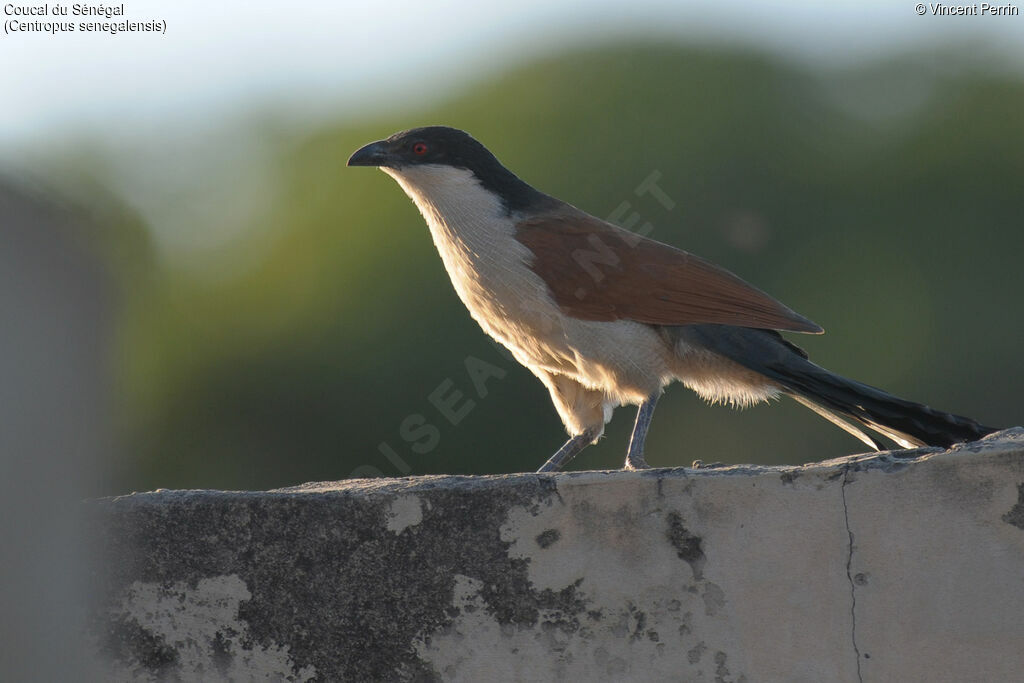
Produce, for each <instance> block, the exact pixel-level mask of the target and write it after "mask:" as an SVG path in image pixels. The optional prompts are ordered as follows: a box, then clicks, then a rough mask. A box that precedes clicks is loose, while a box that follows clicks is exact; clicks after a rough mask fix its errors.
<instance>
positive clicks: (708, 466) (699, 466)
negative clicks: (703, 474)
mask: <svg viewBox="0 0 1024 683" xmlns="http://www.w3.org/2000/svg"><path fill="white" fill-rule="evenodd" d="M725 466H726V465H725V463H724V462H709V463H705V462H704V461H703V460H694V461H693V465H691V466H690V468H691V469H694V470H713V469H715V468H718V467H725Z"/></svg>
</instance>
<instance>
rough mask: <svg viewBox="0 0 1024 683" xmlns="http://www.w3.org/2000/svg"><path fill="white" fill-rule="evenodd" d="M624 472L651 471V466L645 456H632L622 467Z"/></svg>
mask: <svg viewBox="0 0 1024 683" xmlns="http://www.w3.org/2000/svg"><path fill="white" fill-rule="evenodd" d="M622 469H624V470H649V469H651V466H650V465H648V464H647V460H645V459H644V456H643V455H639V456H632V457H627V458H626V464H625V465H623V466H622Z"/></svg>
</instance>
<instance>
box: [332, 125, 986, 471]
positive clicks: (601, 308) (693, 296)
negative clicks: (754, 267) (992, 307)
mask: <svg viewBox="0 0 1024 683" xmlns="http://www.w3.org/2000/svg"><path fill="white" fill-rule="evenodd" d="M348 165H349V166H378V167H380V168H381V170H383V171H384V172H385V173H387V174H388V175H390V176H391V177H393V178H394V179H395V180H397V181H398V184H399V185H401V186H402V189H403V190H405V192H406V194H408V195H409V196H410V197H411V198H412V200H413V202H415V203H416V206H417V207H418V208H419V210H420V213H422V214H423V217H424V219H426V221H427V225H428V226H429V227H430V234H431V236H432V237H433V239H434V244H435V245H436V247H437V251H438V252H439V253H440V254H441V259H442V260H443V261H444V265H445V268H446V269H447V270H448V275H449V276H450V277H451V281H452V284H453V285H454V286H455V291H456V292H457V293H458V295H459V298H460V299H462V302H463V303H464V304H465V305H466V308H468V309H469V312H470V314H471V315H472V316H473V318H474V319H475V320H476V321H477V322H478V323H480V326H481V327H483V329H484V331H485V332H487V334H489V335H491V336H492V337H494V338H495V339H496V340H498V341H499V342H501V343H502V344H503V345H505V346H506V347H508V349H509V350H510V351H511V352H512V355H513V356H514V357H515V358H516V360H518V361H519V362H520V363H522V364H523V365H525V366H526V367H528V368H529V369H530V371H531V372H533V373H534V374H535V375H536V376H537V377H538V378H540V381H541V382H543V383H544V385H545V386H546V387H547V388H548V390H549V391H550V392H551V400H552V401H553V402H554V404H555V408H556V410H558V414H559V416H561V418H562V422H563V423H564V424H565V428H566V430H567V431H568V432H569V435H570V439H569V440H568V441H567V442H566V443H565V445H563V446H562V447H561V448H560V449H559V450H558V451H557V452H556V453H555V454H554V455H553V456H551V458H550V459H548V461H547V462H546V463H545V464H544V465H543V467H541V469H540V471H542V472H543V471H551V470H557V469H560V468H561V467H562V466H563V465H565V464H566V463H567V462H568V461H569V460H570V459H572V458H573V457H574V456H575V455H577V454H578V453H579V452H580V451H582V450H583V449H584V448H586V447H587V446H588V445H590V444H592V443H594V442H595V441H596V440H597V439H598V438H600V437H601V434H602V433H603V432H604V426H605V423H607V422H608V421H609V420H610V419H611V416H612V411H613V410H614V409H615V408H616V407H618V406H620V405H625V404H629V405H637V406H639V410H638V411H637V417H636V424H635V426H634V428H633V435H632V438H631V439H630V443H629V450H628V452H627V455H626V467H627V468H630V469H636V468H642V467H646V466H647V464H646V462H645V460H644V456H643V449H644V439H645V437H646V435H647V429H648V427H649V426H650V422H651V415H652V414H653V412H654V406H655V404H656V403H657V401H658V397H659V396H660V395H661V393H662V391H663V390H664V388H665V386H666V385H668V384H670V383H671V382H673V381H674V380H679V381H681V382H682V383H683V384H685V385H686V386H688V387H689V388H690V389H693V390H694V391H695V392H697V393H698V394H699V395H700V396H702V397H703V398H705V399H707V400H709V401H722V402H727V403H730V404H733V405H738V406H746V405H750V404H753V403H757V402H760V401H765V400H767V399H770V398H773V397H776V396H778V395H779V394H786V395H789V396H792V397H793V398H794V399H796V400H797V401H799V402H800V403H802V404H803V405H805V406H807V407H808V408H810V409H811V410H813V411H815V412H816V413H818V414H819V415H821V416H822V417H824V418H826V419H828V420H830V421H831V422H833V423H835V424H836V425H837V426H839V427H841V428H842V429H844V430H846V431H847V432H849V433H850V434H852V435H854V436H856V437H857V438H858V439H860V440H862V441H863V442H864V443H866V444H868V445H869V446H870V447H872V448H875V449H877V450H881V449H882V448H883V446H882V444H881V443H880V442H879V441H877V440H876V439H875V438H873V437H872V436H870V435H869V434H868V433H867V431H866V430H865V428H867V429H870V430H873V431H874V432H876V433H878V434H881V435H882V436H885V437H888V438H890V439H892V440H893V441H895V442H896V443H898V444H900V445H901V446H904V447H908V448H909V447H914V446H922V445H930V446H943V447H947V446H949V445H951V444H953V443H956V442H960V441H974V440H976V439H979V438H981V437H982V436H984V435H986V434H988V433H990V432H993V431H996V430H995V429H994V428H992V427H985V426H983V425H980V424H978V423H977V422H975V421H974V420H971V419H969V418H965V417H960V416H957V415H951V414H949V413H943V412H940V411H937V410H933V409H932V408H929V407H928V406H925V405H921V404H919V403H913V402H911V401H906V400H903V399H901V398H897V397H895V396H893V395H891V394H888V393H886V392H884V391H881V390H880V389H876V388H874V387H871V386H868V385H866V384H861V383H860V382H856V381H854V380H850V379H846V378H845V377H840V376H839V375H836V374H834V373H832V372H829V371H828V370H825V369H824V368H821V367H819V366H817V365H815V364H814V363H812V362H810V361H809V360H808V359H807V354H806V353H804V352H803V350H801V349H800V348H799V347H797V346H795V345H794V344H792V343H790V342H788V341H786V340H785V339H783V337H782V336H781V335H780V334H779V331H780V330H783V331H788V332H806V333H811V334H820V333H822V332H823V330H822V328H821V327H819V326H818V325H816V324H815V323H813V322H812V321H810V320H808V319H807V318H805V317H804V316H802V315H800V314H798V313H796V312H794V311H793V310H791V309H789V308H788V307H786V306H785V305H783V304H781V303H780V302H778V301H776V300H775V299H773V298H772V297H770V296H768V295H767V294H765V293H764V292H762V291H761V290H759V289H757V288H755V287H753V286H751V285H749V284H747V283H746V282H744V281H743V280H741V279H740V278H738V277H737V276H735V275H733V274H732V273H730V272H729V271H727V270H725V269H723V268H720V267H719V266H716V265H714V264H713V263H710V262H708V261H705V260H704V259H701V258H699V257H697V256H694V255H692V254H689V253H687V252H685V251H681V250H679V249H676V248H675V247H671V246H669V245H667V244H662V243H660V242H656V241H654V240H651V239H647V238H645V237H641V236H639V235H637V234H634V233H632V232H629V231H628V230H623V229H622V228H619V227H616V226H615V225H612V224H611V223H608V222H606V221H603V220H601V219H599V218H595V217H594V216H591V215H590V214H587V213H585V212H583V211H580V210H579V209H577V208H576V207H574V206H571V205H569V204H566V203H565V202H563V201H559V200H558V199H555V198H554V197H551V196H548V195H546V194H544V193H543V192H540V191H538V190H535V189H534V188H533V187H531V186H530V185H528V184H527V183H525V182H524V181H522V180H520V179H519V178H518V177H517V176H516V175H515V174H513V173H512V172H511V171H509V170H508V169H507V168H505V167H504V166H502V165H501V163H500V162H499V161H498V160H497V159H496V158H495V156H494V155H493V154H491V153H490V152H489V151H488V150H487V148H486V147H484V146H483V145H482V144H480V143H479V142H477V141H476V140H475V139H474V138H472V137H471V136H470V135H468V134H467V133H465V132H463V131H461V130H457V129H454V128H448V127H445V126H429V127H425V128H414V129H412V130H407V131H403V132H400V133H396V134H394V135H392V136H391V137H389V138H387V139H386V140H381V141H379V142H373V143H370V144H368V145H366V146H365V147H362V148H361V149H359V150H358V151H357V152H356V153H355V154H353V155H352V157H351V158H350V159H349V161H348Z"/></svg>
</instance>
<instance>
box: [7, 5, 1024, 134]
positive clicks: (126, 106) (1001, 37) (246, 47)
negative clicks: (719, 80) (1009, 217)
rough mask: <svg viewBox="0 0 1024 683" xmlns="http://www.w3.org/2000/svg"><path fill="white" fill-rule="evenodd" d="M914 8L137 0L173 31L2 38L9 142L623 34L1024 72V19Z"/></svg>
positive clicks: (417, 89) (311, 92)
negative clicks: (937, 60) (958, 62)
mask: <svg viewBox="0 0 1024 683" xmlns="http://www.w3.org/2000/svg"><path fill="white" fill-rule="evenodd" d="M37 1H39V0H37ZM15 4H29V3H28V2H27V0H25V2H23V3H15ZM915 4H916V1H915V0H896V1H893V0H888V1H884V2H883V1H864V0H861V1H859V2H856V3H854V2H850V3H824V2H797V1H788V2H786V1H782V0H776V1H774V2H756V3H755V2H739V1H737V0H714V1H708V0H674V1H668V0H638V1H634V2H621V1H618V0H597V1H596V2H595V1H589V2H586V1H583V0H570V1H568V2H551V1H550V0H546V1H540V0H520V1H519V2H515V3H484V2H479V0H450V1H447V2H444V1H442V2H430V3H425V2H418V3H417V2H404V1H401V0H390V1H387V0H386V1H384V2H375V3H368V2H367V3H348V2H341V3H316V2H306V3H301V2H300V3H281V2H267V1H266V0H254V1H252V2H247V3H238V2H222V3H205V2H198V1H197V0H179V1H176V2H167V1H163V2H156V1H152V0H134V1H129V2H126V3H125V5H124V7H125V12H126V15H127V16H126V17H125V18H127V19H129V20H136V21H144V20H148V19H150V18H158V19H164V20H166V21H167V27H168V28H167V33H166V35H154V34H136V35H120V36H109V35H104V34H99V35H95V34H94V35H83V34H80V33H79V34H63V35H56V36H50V35H46V34H24V33H22V34H13V35H3V36H0V63H2V64H3V68H2V70H0V92H2V93H3V101H4V106H3V107H0V148H4V147H11V146H14V147H21V146H24V145H29V146H32V145H35V144H37V143H39V142H42V141H44V140H47V139H50V140H51V141H52V140H53V138H54V137H55V136H56V137H59V136H62V135H68V134H74V133H83V132H85V133H93V132H95V133H100V134H101V135H105V136H107V137H116V136H117V135H119V134H121V133H125V132H130V133H136V134H148V133H151V132H152V131H154V130H170V129H173V128H175V127H178V128H182V129H188V128H193V127H195V126H196V124H200V125H201V124H203V123H207V122H210V121H211V120H216V119H218V118H219V117H220V116H221V115H222V114H234V113H239V112H244V111H246V110H252V109H259V108H260V107H261V106H267V107H271V108H273V109H275V110H278V111H281V112H284V113H289V112H294V113H299V114H305V115H313V116H315V115H317V114H318V113H327V112H337V111H341V112H346V111H348V112H353V113H355V112H359V111H360V110H363V111H365V110H366V109H367V107H372V106H373V105H375V104H376V105H378V106H381V105H383V104H385V103H387V101H388V100H390V99H396V98H401V99H402V100H403V101H405V102H408V101H410V100H412V101H415V99H416V98H421V99H422V98H440V97H443V96H444V95H445V94H446V93H447V92H448V91H449V88H450V83H451V82H452V81H453V80H458V79H453V78H452V76H453V75H458V74H459V73H460V72H475V73H479V72H485V71H486V70H487V69H494V68H498V67H499V66H500V65H502V64H506V63H508V62H510V61H511V62H514V61H517V60H523V59H526V58H528V57H529V56H530V55H532V54H536V53H538V52H545V51H554V50H558V49H560V48H562V47H564V46H566V45H571V44H574V43H585V42H587V41H589V40H593V39H595V38H597V37H600V36H605V35H616V34H621V33H643V32H655V33H658V34H662V35H672V36H679V37H681V38H688V39H690V40H695V41H701V42H717V41H723V40H724V41H732V42H742V43H747V44H754V45H757V46H763V47H766V48H768V49H771V50H773V51H778V52H782V53H784V54H788V55H791V56H794V57H796V58H800V59H812V60H826V61H831V62H835V63H843V62H845V61H849V60H863V59H871V58H873V57H877V56H883V55H885V54H888V53H892V52H899V51H905V50H911V49H913V48H914V47H916V46H920V45H923V44H935V43H937V42H941V41H968V40H972V39H973V40H977V41H980V42H981V43H982V44H984V45H987V46H991V48H992V50H993V51H994V52H996V53H1000V54H1002V55H1008V56H1009V57H1008V58H1007V61H1009V62H1011V63H1016V64H1018V65H1019V64H1021V63H1024V40H1022V39H1024V13H1022V16H1017V17H980V16H979V17H939V16H930V15H927V14H926V15H925V16H918V15H917V14H916V13H915V11H914V7H915ZM4 18H5V19H10V18H11V17H7V16H5V17H4ZM71 19H76V18H74V17H72V18H71ZM64 20H67V18H65V19H64ZM76 20H78V21H80V20H82V18H81V17H78V18H77V19H76ZM442 73H443V74H445V77H444V78H442V77H441V76H440V75H439V74H442ZM410 94H411V96H412V97H411V98H410Z"/></svg>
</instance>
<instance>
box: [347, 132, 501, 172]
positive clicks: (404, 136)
mask: <svg viewBox="0 0 1024 683" xmlns="http://www.w3.org/2000/svg"><path fill="white" fill-rule="evenodd" d="M348 165H349V166H379V167H381V168H392V169H402V168H406V167H411V166H451V167H454V168H464V169H466V170H469V171H473V172H474V173H476V172H477V171H478V169H479V170H480V171H485V170H486V169H488V168H490V167H493V166H494V165H499V166H500V164H499V163H498V160H497V159H495V158H494V155H493V154H491V153H490V152H489V151H488V150H487V148H486V147H484V146H483V145H481V144H480V143H479V142H477V141H476V140H475V139H474V138H473V136H471V135H470V134H469V133H467V132H465V131H462V130H459V129H458V128H449V127H448V126H425V127H423V128H412V129H410V130H403V131H401V132H399V133H395V134H394V135H392V136H391V137H389V138H385V139H384V140H378V141H377V142H371V143H370V144H368V145H365V146H363V147H360V148H359V149H358V150H357V151H356V152H355V154H353V155H352V156H351V157H350V158H349V160H348Z"/></svg>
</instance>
